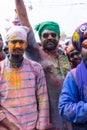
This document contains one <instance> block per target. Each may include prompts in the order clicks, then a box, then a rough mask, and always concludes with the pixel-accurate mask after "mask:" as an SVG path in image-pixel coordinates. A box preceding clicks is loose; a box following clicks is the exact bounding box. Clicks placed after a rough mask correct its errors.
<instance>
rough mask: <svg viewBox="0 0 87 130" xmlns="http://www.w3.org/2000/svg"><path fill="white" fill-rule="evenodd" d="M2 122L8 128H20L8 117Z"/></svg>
mask: <svg viewBox="0 0 87 130" xmlns="http://www.w3.org/2000/svg"><path fill="white" fill-rule="evenodd" d="M0 124H1V125H2V126H4V127H5V128H7V129H8V130H20V129H19V128H18V127H17V126H16V125H15V124H13V123H12V122H10V121H9V120H8V119H7V118H5V119H3V120H2V121H1V122H0Z"/></svg>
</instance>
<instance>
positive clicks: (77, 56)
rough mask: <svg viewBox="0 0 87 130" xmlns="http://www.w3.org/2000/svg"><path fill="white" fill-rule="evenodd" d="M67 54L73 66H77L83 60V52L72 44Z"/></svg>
mask: <svg viewBox="0 0 87 130" xmlns="http://www.w3.org/2000/svg"><path fill="white" fill-rule="evenodd" d="M66 54H67V57H68V59H69V62H70V65H71V68H72V69H73V68H76V66H77V65H78V64H79V63H80V62H81V60H82V56H81V53H80V52H79V51H78V50H76V49H75V47H74V46H73V45H72V44H70V45H69V46H68V47H67V49H66Z"/></svg>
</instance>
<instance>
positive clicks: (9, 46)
mask: <svg viewBox="0 0 87 130" xmlns="http://www.w3.org/2000/svg"><path fill="white" fill-rule="evenodd" d="M8 48H9V51H12V50H13V48H14V44H12V43H10V42H9V44H8Z"/></svg>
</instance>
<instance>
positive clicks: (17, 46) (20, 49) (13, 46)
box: [8, 40, 27, 55]
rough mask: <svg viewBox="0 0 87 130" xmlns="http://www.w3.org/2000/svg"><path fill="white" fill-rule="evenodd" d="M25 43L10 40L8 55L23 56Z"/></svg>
mask: <svg viewBox="0 0 87 130" xmlns="http://www.w3.org/2000/svg"><path fill="white" fill-rule="evenodd" d="M26 46H27V43H26V41H23V40H12V41H9V42H8V48H9V53H10V54H14V55H23V53H24V51H25V49H26Z"/></svg>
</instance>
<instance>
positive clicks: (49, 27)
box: [35, 21, 60, 37]
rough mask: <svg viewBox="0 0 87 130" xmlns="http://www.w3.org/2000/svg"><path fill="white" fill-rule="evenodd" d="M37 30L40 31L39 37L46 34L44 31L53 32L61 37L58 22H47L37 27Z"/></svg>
mask: <svg viewBox="0 0 87 130" xmlns="http://www.w3.org/2000/svg"><path fill="white" fill-rule="evenodd" d="M35 30H36V31H38V35H39V37H41V34H42V33H43V32H44V30H51V31H53V32H55V33H56V34H58V35H59V36H60V27H59V25H58V24H57V23H56V22H53V21H46V22H42V23H40V24H38V25H36V27H35Z"/></svg>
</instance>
